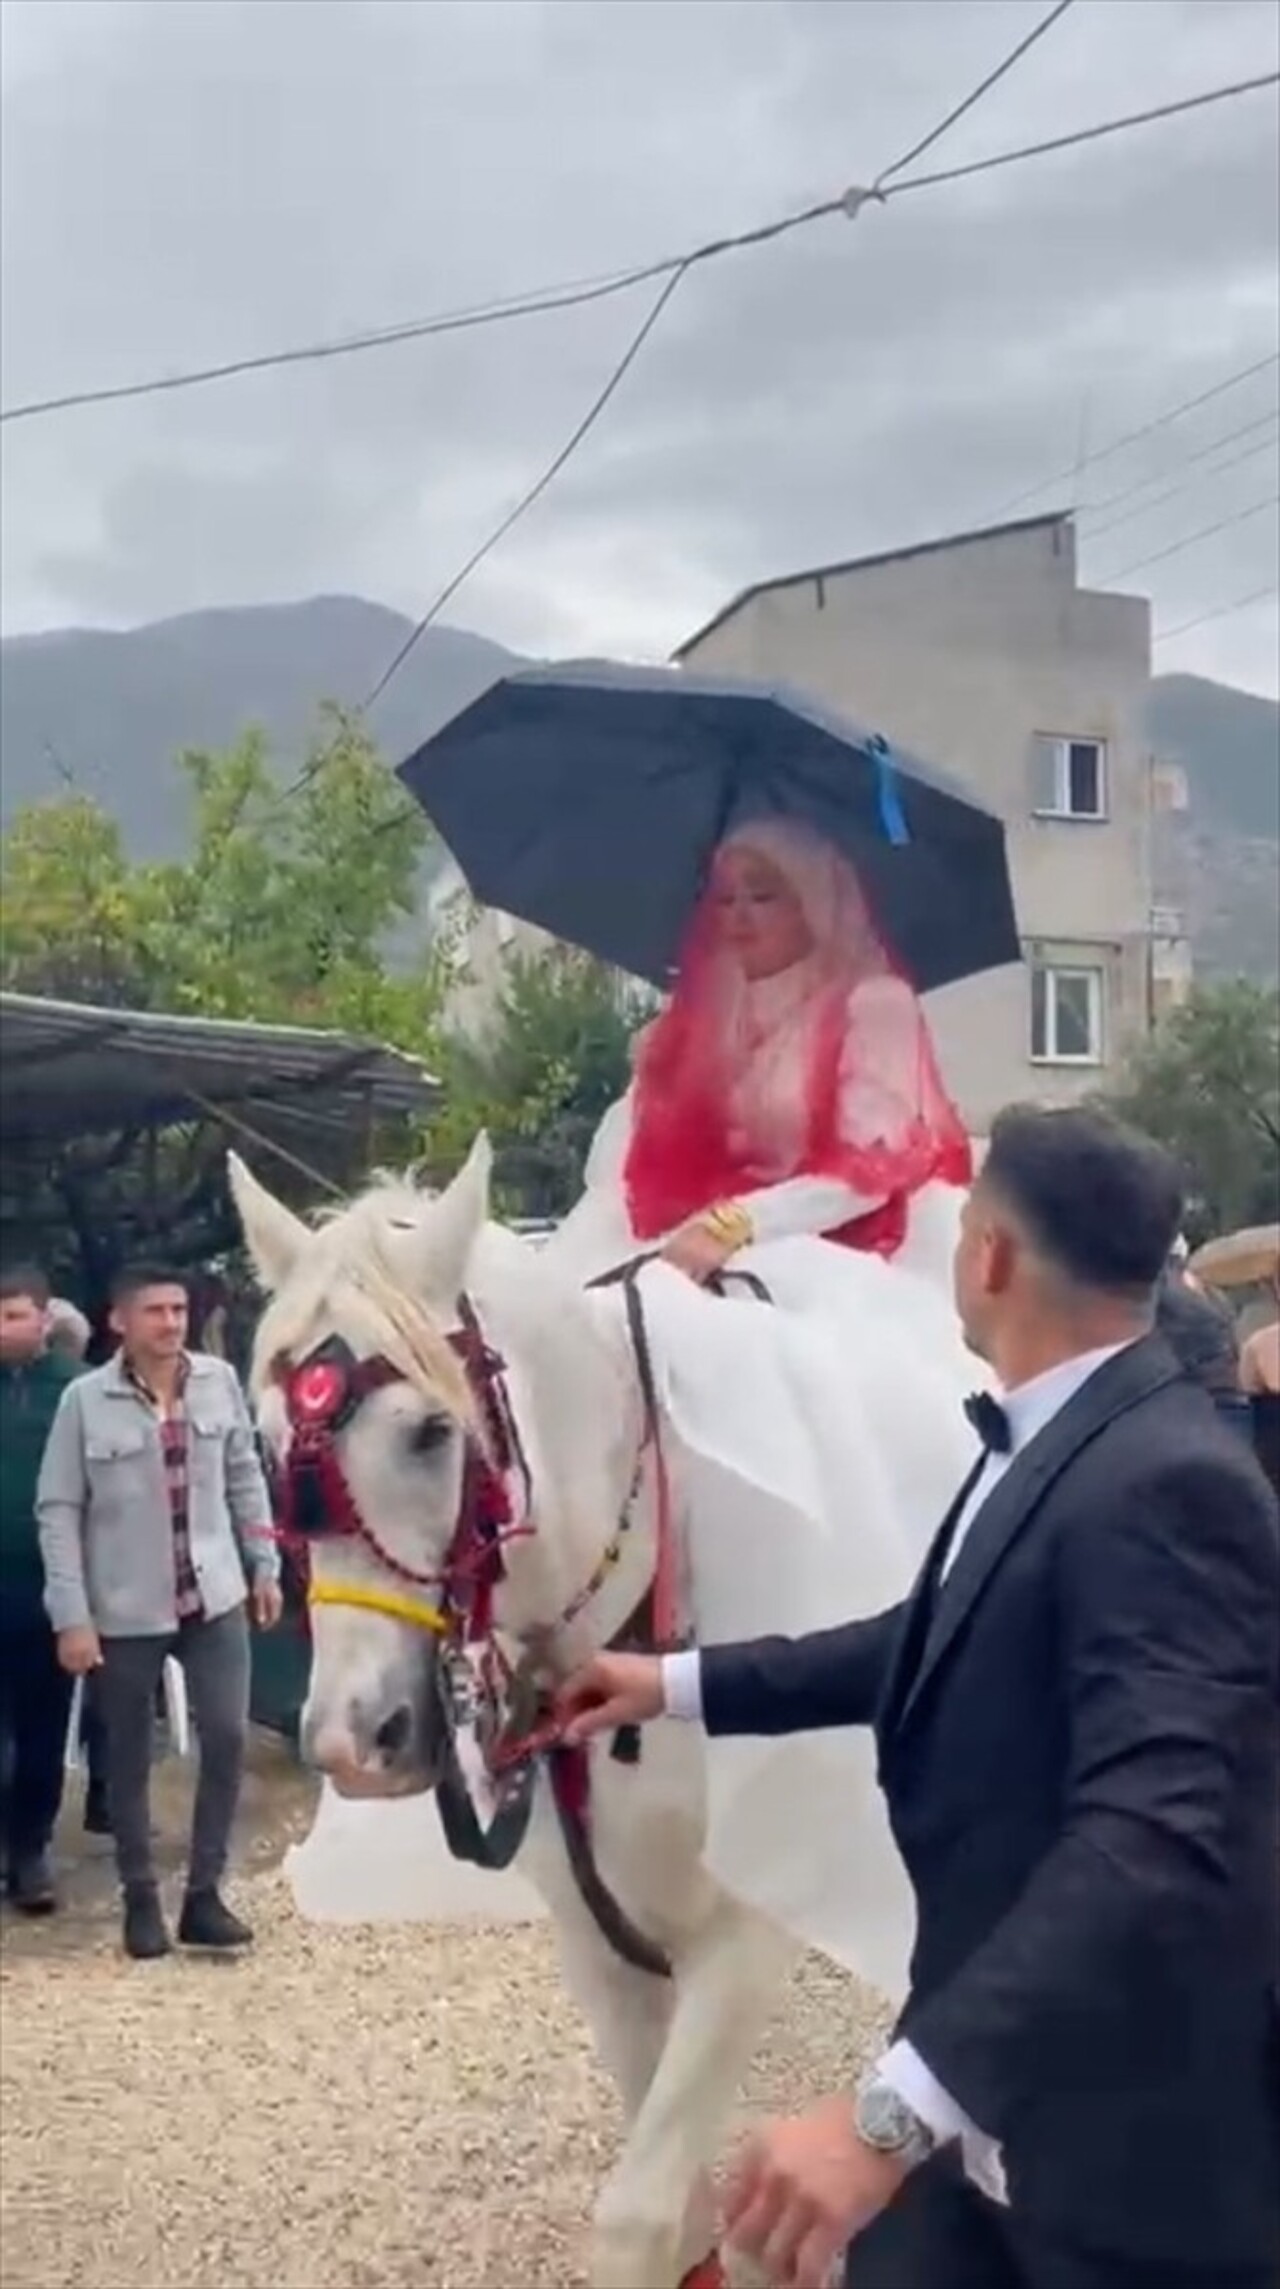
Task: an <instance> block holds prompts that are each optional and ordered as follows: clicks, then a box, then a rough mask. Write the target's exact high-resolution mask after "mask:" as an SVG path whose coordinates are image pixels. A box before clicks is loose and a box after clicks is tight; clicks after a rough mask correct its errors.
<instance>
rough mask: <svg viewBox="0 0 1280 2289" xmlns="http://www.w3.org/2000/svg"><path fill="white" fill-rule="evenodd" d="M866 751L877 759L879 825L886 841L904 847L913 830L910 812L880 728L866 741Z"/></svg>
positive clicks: (888, 747)
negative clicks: (900, 789) (908, 821)
mask: <svg viewBox="0 0 1280 2289" xmlns="http://www.w3.org/2000/svg"><path fill="white" fill-rule="evenodd" d="M867 751H868V753H869V754H870V755H872V756H873V757H874V759H875V766H876V801H877V803H878V805H879V809H880V824H881V826H882V828H883V829H884V837H885V841H886V842H889V843H893V844H894V845H895V846H896V847H897V848H899V849H901V847H902V845H903V844H904V843H909V842H910V840H911V829H910V827H909V826H908V825H907V814H906V812H905V811H904V810H903V808H902V796H901V794H900V792H899V789H898V771H897V766H896V764H895V763H894V760H893V749H892V748H891V747H890V745H889V742H888V740H887V739H885V738H882V736H881V734H880V733H879V732H878V731H877V732H876V733H875V734H874V736H873V737H872V738H870V739H869V740H868V741H867Z"/></svg>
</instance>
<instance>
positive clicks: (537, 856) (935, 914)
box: [399, 667, 1021, 992]
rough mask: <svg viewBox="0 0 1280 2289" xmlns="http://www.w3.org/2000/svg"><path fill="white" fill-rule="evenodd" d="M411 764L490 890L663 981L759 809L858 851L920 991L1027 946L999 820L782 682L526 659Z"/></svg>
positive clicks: (416, 783)
mask: <svg viewBox="0 0 1280 2289" xmlns="http://www.w3.org/2000/svg"><path fill="white" fill-rule="evenodd" d="M399 775H400V777H401V779H402V780H403V781H404V784H405V786H406V787H407V788H408V790H409V792H410V793H411V794H412V795H413V796H414V797H415V798H416V799H417V801H418V802H419V803H421V805H422V807H423V809H424V810H425V811H426V812H427V813H428V815H429V817H430V818H431V820H432V821H433V823H434V825H435V826H436V828H437V830H438V831H439V833H440V834H441V835H442V836H443V837H444V840H445V841H446V843H447V844H448V845H449V847H450V849H451V850H452V852H453V855H454V857H455V858H456V860H457V862H458V864H459V866H460V867H461V868H462V871H463V873H464V874H465V875H466V877H467V880H468V882H469V883H470V885H471V889H472V891H473V892H474V894H475V896H476V897H477V898H478V899H479V900H480V901H481V902H482V903H483V904H485V905H488V906H496V907H500V908H502V909H503V910H504V911H505V912H506V913H509V914H516V915H519V916H521V917H522V919H523V920H525V921H527V922H534V923H537V924H538V925H540V927H541V928H543V929H544V930H548V931H550V932H551V933H552V934H553V935H554V936H555V937H558V938H564V939H567V940H569V941H570V943H572V944H574V945H578V946H583V947H585V948H586V949H587V951H588V952H589V953H592V954H596V955H598V956H599V958H600V959H601V960H602V961H606V962H612V963H614V964H615V965H616V966H617V967H618V968H619V969H622V970H627V971H630V972H631V973H632V974H633V975H634V976H636V977H641V978H648V979H649V980H650V981H651V983H653V984H654V985H657V986H660V987H665V986H667V985H669V983H670V981H671V978H672V975H673V973H674V971H675V968H676V965H677V963H678V961H679V958H680V951H681V947H682V945H683V942H684V936H685V932H686V930H687V928H688V925H689V922H690V920H691V918H692V915H693V912H694V908H695V907H696V905H697V901H698V899H699V897H700V896H701V893H702V891H703V888H704V887H705V884H706V880H707V873H708V868H709V866H710V862H711V858H712V855H713V853H714V851H715V849H716V847H717V845H718V844H719V843H720V842H721V841H723V839H724V837H725V836H726V835H727V834H729V833H730V832H732V830H733V829H734V828H736V827H741V826H744V825H746V824H748V823H749V822H750V821H752V820H755V819H759V818H783V819H790V820H795V821H801V822H803V823H805V824H807V825H808V826H810V827H813V828H815V829H816V830H817V831H818V832H819V833H820V834H822V835H825V836H826V837H827V838H828V839H829V840H830V841H831V842H833V843H835V844H836V845H837V846H838V848H839V849H840V850H842V851H843V852H844V853H845V855H846V856H847V857H848V858H849V859H850V860H851V861H852V862H853V864H854V866H855V867H856V868H857V870H858V875H859V878H860V880H861V882H862V884H863V887H864V889H865V891H866V894H867V897H868V900H869V902H870V904H871V907H872V911H873V913H874V916H875V920H876V923H877V926H878V928H879V929H880V930H881V931H882V932H883V934H884V936H885V937H886V939H887V940H888V941H889V943H890V945H891V946H892V948H893V950H894V952H895V953H896V955H897V956H898V958H899V960H900V961H901V962H902V964H903V966H904V968H905V969H906V970H907V971H908V972H909V973H910V976H911V978H912V981H913V982H914V984H915V985H916V986H917V987H918V988H919V990H920V991H921V992H927V991H928V990H929V989H931V988H932V987H935V986H942V985H948V984H950V983H951V981H952V980H953V979H956V978H964V977H971V976H973V975H975V974H976V973H977V972H979V971H982V970H989V969H996V968H999V967H1000V966H1001V965H1003V964H1004V963H1006V962H1016V961H1018V960H1019V959H1020V955H1021V948H1020V946H1019V941H1018V931H1017V924H1016V922H1015V919H1014V911H1013V896H1012V892H1011V889H1010V884H1009V870H1008V862H1007V859H1006V856H1005V840H1004V826H1003V824H1002V822H1001V821H1000V820H999V819H998V818H995V817H994V816H993V815H992V814H991V813H990V812H989V811H985V810H983V809H982V808H981V806H980V805H978V804H977V803H975V802H974V801H973V800H972V799H971V797H969V796H968V795H967V794H966V793H965V792H964V791H963V789H962V788H961V787H959V786H958V785H957V784H956V783H955V782H954V781H952V780H951V779H949V778H948V777H947V776H946V774H945V773H943V772H941V771H937V770H935V769H933V768H932V767H931V766H928V765H926V764H923V763H917V762H915V761H914V760H912V759H911V758H909V757H907V756H905V755H903V754H901V753H900V752H899V751H897V750H896V749H890V748H889V746H888V745H887V744H886V742H885V741H884V740H883V739H881V738H879V737H878V735H877V734H875V733H872V732H866V731H860V730H859V729H858V728H857V727H856V726H855V725H853V724H851V723H848V722H846V721H844V720H843V719H842V718H841V717H839V716H835V715H830V714H828V713H826V712H825V711H824V710H823V709H821V708H819V707H817V706H815V705H813V704H812V703H811V702H810V701H809V700H808V699H806V698H804V697H802V696H801V694H799V693H798V692H793V691H789V690H787V689H786V688H785V687H782V686H777V685H753V684H744V683H726V682H720V681H712V680H710V679H708V678H704V677H697V676H690V675H685V674H684V673H683V672H682V671H679V670H675V669H671V668H648V669H645V668H607V667H606V668H601V667H591V668H546V669H542V668H539V669H530V670H526V671H525V672H523V673H522V674H519V675H513V676H504V677H503V678H502V679H501V680H500V681H499V682H498V683H496V684H494V685H493V687H492V689H491V690H489V691H487V692H486V693H485V694H484V695H483V697H482V698H480V699H478V700H476V701H474V702H473V704H472V705H471V706H470V707H467V708H464V709H463V711H462V713H461V714H460V715H457V716H455V717H454V719H453V721H452V722H451V723H447V724H445V726H444V728H443V729H442V730H440V731H438V732H436V733H435V735H434V737H433V738H431V739H429V740H427V741H426V743H425V745H424V746H422V747H420V748H419V749H418V750H417V752H416V754H413V755H411V756H410V757H409V758H408V760H407V761H406V762H404V763H402V764H401V765H400V774H399Z"/></svg>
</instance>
